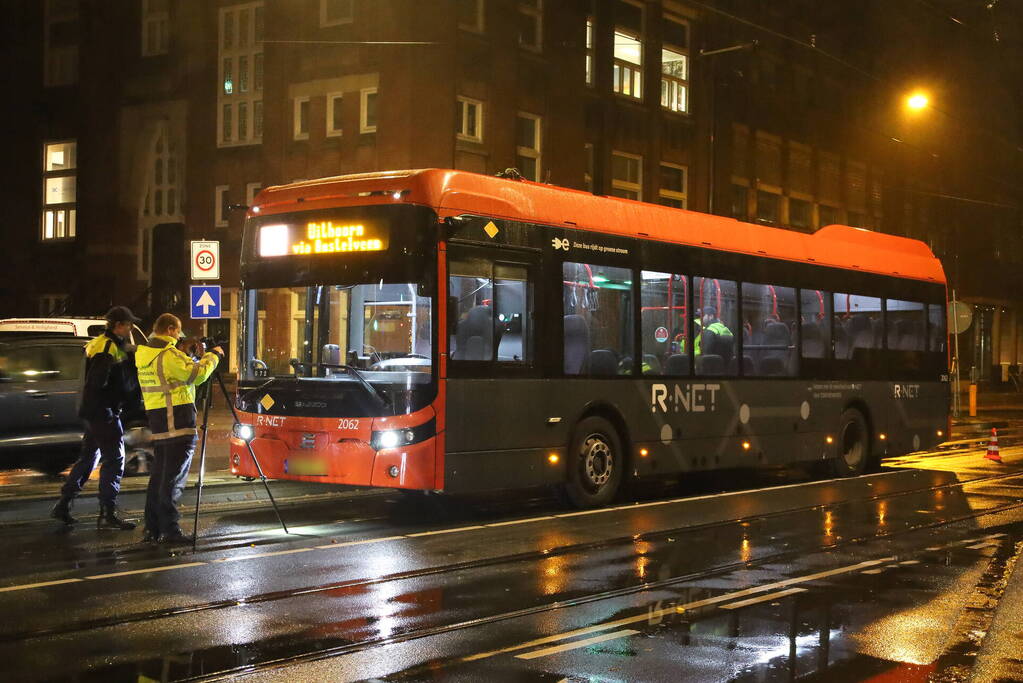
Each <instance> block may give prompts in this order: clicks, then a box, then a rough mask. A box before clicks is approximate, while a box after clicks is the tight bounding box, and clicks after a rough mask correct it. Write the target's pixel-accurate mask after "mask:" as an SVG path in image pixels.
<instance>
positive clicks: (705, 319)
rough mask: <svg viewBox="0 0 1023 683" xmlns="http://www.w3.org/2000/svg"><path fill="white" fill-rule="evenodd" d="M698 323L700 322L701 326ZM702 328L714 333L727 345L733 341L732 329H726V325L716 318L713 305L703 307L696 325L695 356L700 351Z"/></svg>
mask: <svg viewBox="0 0 1023 683" xmlns="http://www.w3.org/2000/svg"><path fill="white" fill-rule="evenodd" d="M700 323H702V328H701V326H700ZM703 330H707V331H709V332H713V333H715V334H716V335H717V336H718V338H719V339H720V340H721V341H722V342H723V343H725V344H728V345H729V346H731V345H732V344H733V343H734V340H733V337H734V335H733V334H732V331H731V330H730V329H728V326H727V325H725V324H724V323H723V322H721V321H720V320H718V316H717V311H716V310H715V309H714V308H713V307H711V306H708V307H706V308H704V309H703V315H702V316H701V317H700V321H699V323H698V324H697V327H696V341H695V342H694V344H693V350H694V351H695V352H696V355H697V356H699V355H700V353H701V352H702V350H701V349H700V341H701V340H702V339H703V332H702V331H703Z"/></svg>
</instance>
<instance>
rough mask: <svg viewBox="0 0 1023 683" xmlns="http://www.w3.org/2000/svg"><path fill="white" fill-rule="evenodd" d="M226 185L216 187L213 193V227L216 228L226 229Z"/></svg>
mask: <svg viewBox="0 0 1023 683" xmlns="http://www.w3.org/2000/svg"><path fill="white" fill-rule="evenodd" d="M228 189H229V188H228V186H227V185H217V189H216V190H215V191H214V204H213V225H214V226H215V227H218V228H226V227H227V214H228V208H227V206H228V204H227V191H228Z"/></svg>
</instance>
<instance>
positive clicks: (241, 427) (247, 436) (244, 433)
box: [231, 424, 256, 441]
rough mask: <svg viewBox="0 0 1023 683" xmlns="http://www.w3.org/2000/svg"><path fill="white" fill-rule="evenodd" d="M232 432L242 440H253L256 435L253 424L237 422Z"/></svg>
mask: <svg viewBox="0 0 1023 683" xmlns="http://www.w3.org/2000/svg"><path fill="white" fill-rule="evenodd" d="M231 431H232V433H233V434H234V435H235V436H236V437H238V438H239V439H241V440H242V441H251V440H252V437H254V436H255V435H256V431H255V430H254V429H253V428H252V425H246V424H236V425H235V426H234V429H233V430H231Z"/></svg>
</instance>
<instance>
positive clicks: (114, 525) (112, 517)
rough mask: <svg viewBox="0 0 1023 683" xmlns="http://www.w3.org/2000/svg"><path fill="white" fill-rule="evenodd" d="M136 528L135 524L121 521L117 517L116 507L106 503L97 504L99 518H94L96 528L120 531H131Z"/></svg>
mask: <svg viewBox="0 0 1023 683" xmlns="http://www.w3.org/2000/svg"><path fill="white" fill-rule="evenodd" d="M135 526H136V524H135V522H131V521H128V520H127V519H122V518H121V517H118V516H117V507H116V506H114V505H109V504H107V503H100V504H99V517H97V518H96V528H97V529H101V528H104V527H106V528H108V529H120V530H121V531H131V530H132V529H134V528H135Z"/></svg>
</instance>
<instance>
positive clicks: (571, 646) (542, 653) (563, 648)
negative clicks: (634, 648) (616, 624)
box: [516, 628, 639, 659]
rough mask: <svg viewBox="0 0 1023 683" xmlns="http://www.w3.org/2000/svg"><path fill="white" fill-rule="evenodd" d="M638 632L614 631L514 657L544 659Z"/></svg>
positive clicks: (630, 630) (627, 630)
mask: <svg viewBox="0 0 1023 683" xmlns="http://www.w3.org/2000/svg"><path fill="white" fill-rule="evenodd" d="M637 633H639V631H633V630H632V629H628V628H626V629H622V630H621V631H615V632H614V633H605V634H604V635H600V636H594V637H593V638H586V639H584V640H574V641H572V642H571V643H565V644H564V645H557V646H555V647H546V648H543V649H542V650H533V651H532V652H526V653H525V654H521V655H516V657H518V658H519V659H536V658H537V657H546V656H547V655H553V654H557V653H559V652H567V651H569V650H577V649H579V648H581V647H586V646H587V645H595V644H596V643H603V642H605V641H608V640H616V639H618V638H625V637H626V636H634V635H636V634H637Z"/></svg>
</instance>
